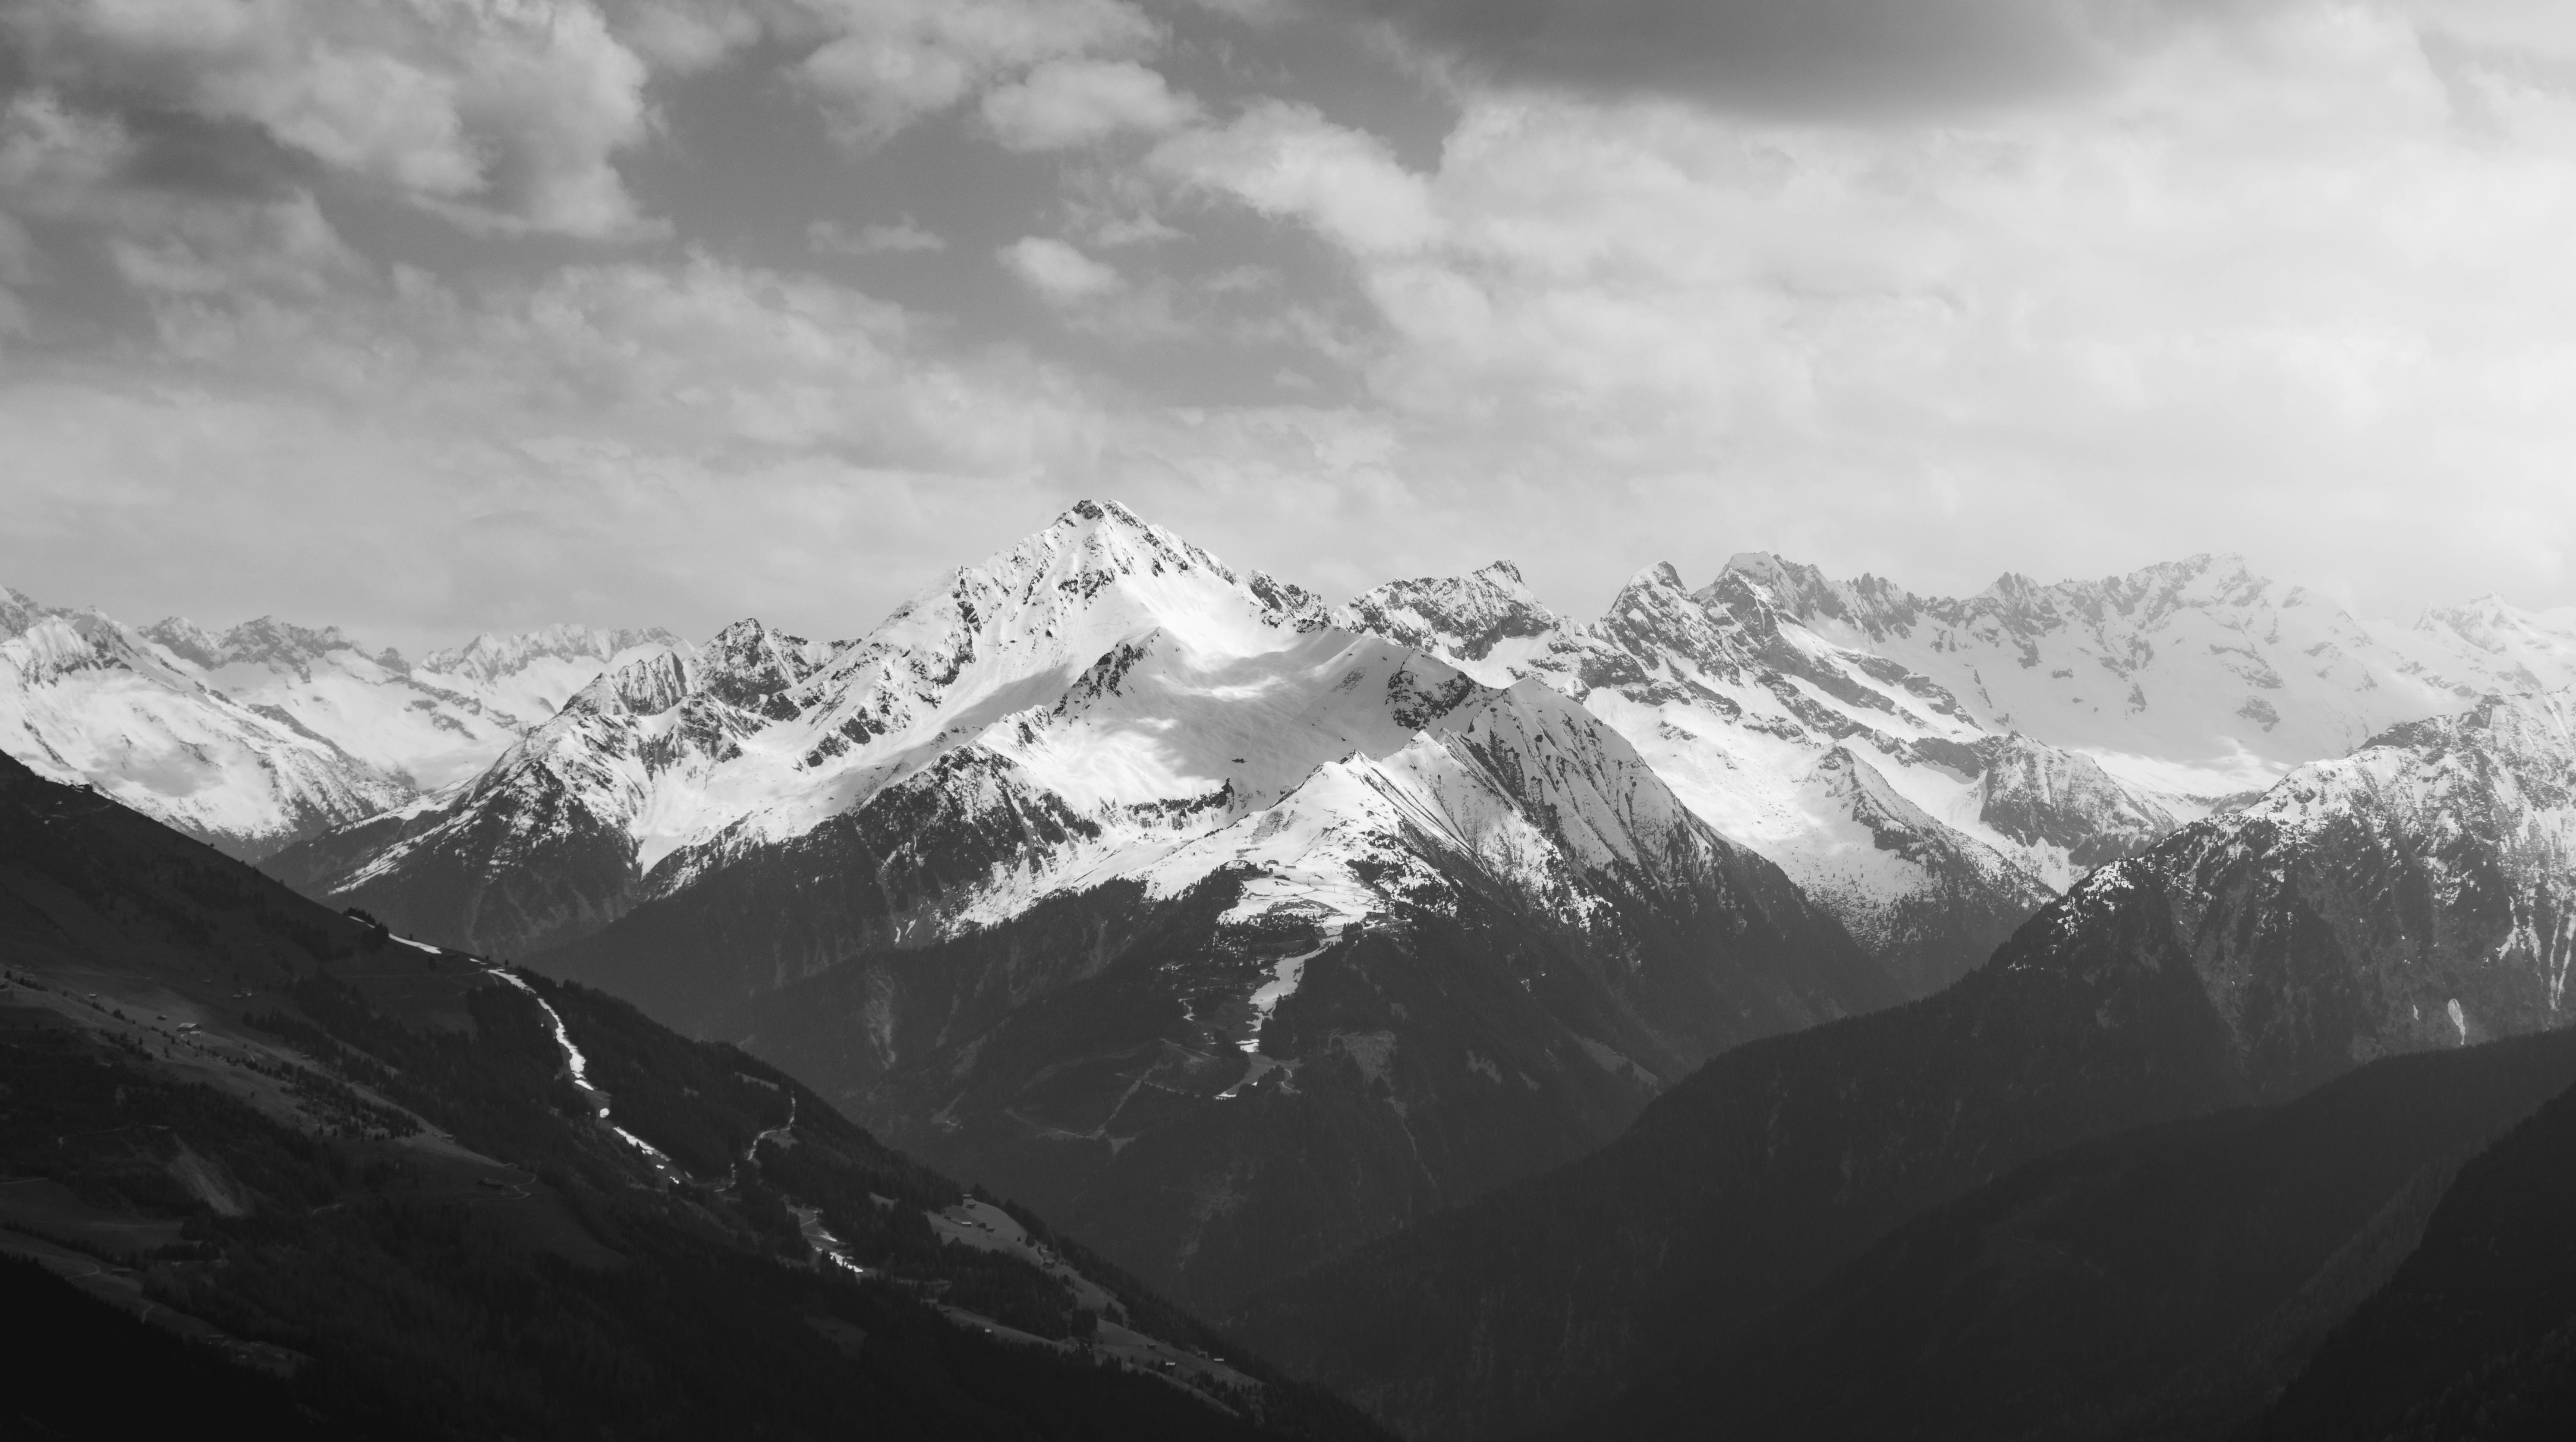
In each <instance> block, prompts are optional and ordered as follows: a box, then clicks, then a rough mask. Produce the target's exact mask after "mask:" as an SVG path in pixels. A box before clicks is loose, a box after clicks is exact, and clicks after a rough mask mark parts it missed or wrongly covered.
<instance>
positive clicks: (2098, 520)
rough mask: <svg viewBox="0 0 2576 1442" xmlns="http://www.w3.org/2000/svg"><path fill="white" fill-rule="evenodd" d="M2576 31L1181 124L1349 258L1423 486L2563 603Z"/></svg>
mask: <svg viewBox="0 0 2576 1442" xmlns="http://www.w3.org/2000/svg"><path fill="white" fill-rule="evenodd" d="M2568 73H2569V72H2568V71H2567V70H2566V68H2565V67H2564V66H2555V67H2553V66H2552V65H2551V64H2548V63H2542V62H2540V61H2536V60H2534V59H2533V58H2532V57H2531V56H2529V55H2515V54H2488V53H2484V52H2477V51H2471V52H2469V53H2465V54H2454V55H2451V56H2449V57H2447V58H2440V57H2436V56H2435V55H2434V54H2432V53H2431V48H2430V47H2428V46H2427V45H2426V43H2425V42H2424V40H2423V38H2422V34H2421V32H2420V31H2419V29H2418V28H2417V26H2416V25H2415V24H2413V23H2411V22H2410V21H2409V19H2408V18H2407V16H2406V15H2405V14H2403V13H2401V12H2400V11H2398V10H2397V9H2396V8H2394V7H2392V6H2388V5H2381V4H2372V3H2345V4H2308V5H2299V6H2292V7H2280V8H2278V9H2275V10H2270V11H2267V12H2264V13H2263V14H2261V15H2258V16H2256V17H2255V18H2253V19H2250V20H2245V21H2242V22H2241V23H2231V24H2227V25H2217V24H2213V25H2207V26H2201V27H2195V28H2190V29H2187V30H2184V31H2180V32H2177V33H2176V34H2175V35H2174V36H2173V37H2172V38H2171V40H2170V41H2169V43H2166V44H2165V45H2164V46H2163V47H2162V48H2161V49H2159V50H2156V51H2154V52H2153V53H2151V54H2148V55H2146V56H2144V57H2142V58H2141V59H2140V61H2139V62H2138V63H2137V65H2136V66H2135V67H2134V68H2133V69H2132V70H2130V71H2129V72H2127V73H2125V74H2123V75H2122V76H2120V77H2118V78H2117V80H2116V83H2112V84H2109V85H2107V86H2106V87H2105V88H2104V89H2103V90H2101V91H2100V92H2098V93H2095V94H2092V95H2088V96H2084V97H2079V98H2075V99H2070V100H2066V101H2062V102H2058V103H2053V104H2051V105H2049V106H2047V107H2044V108H2036V109H2029V110H2024V111H2018V112H2013V113H2007V114H1999V115H1993V116H1989V117H1987V118H1984V119H1981V120H1978V121H1976V122H1974V123H1966V122H1960V123H1954V124H1950V125H1946V126H1942V127H1916V128H1894V127H1887V128H1876V129H1872V128H1861V127H1810V126H1800V125H1794V124H1786V123H1770V122H1762V121H1755V120H1746V119H1741V118H1728V117H1720V116H1713V115H1709V114H1706V113H1703V112H1697V111H1694V110H1691V109H1689V108H1686V107H1683V106H1679V105H1671V104H1654V103H1609V102H1598V103H1596V102H1586V101H1582V100H1578V99H1570V98H1564V97H1550V96H1541V95H1530V94H1517V93H1510V92H1477V93H1470V94H1469V95H1468V96H1467V105H1466V112H1465V115H1464V117H1463V119H1462V120H1461V122H1460V123H1459V125H1458V126H1457V128H1456V129H1455V130H1454V131H1453V132H1452V133H1451V134H1450V136H1449V137H1448V139H1447V141H1446V144H1445V146H1444V149H1443V152H1442V157H1441V160H1440V162H1439V164H1438V166H1437V168H1436V170H1433V171H1430V172H1426V173H1408V172H1406V171H1404V170H1403V169H1401V168H1400V167H1398V166H1397V165H1396V164H1395V162H1394V160H1393V159H1392V157H1391V156H1390V155H1389V154H1388V153H1387V152H1386V151H1385V149H1384V148H1383V147H1381V146H1377V145H1375V144H1374V143H1373V142H1371V141H1370V139H1369V138H1368V137H1366V136H1364V135H1359V134H1356V133H1354V132H1350V131H1348V130H1345V129H1341V128H1338V127H1335V126H1333V125H1331V124H1330V123H1329V122H1326V121H1323V120H1322V119H1320V118H1319V117H1317V116H1315V115H1314V114H1312V113H1311V112H1300V111H1297V110H1294V109H1291V108H1289V107H1285V106H1271V107H1256V108H1255V109H1254V110H1252V111H1250V112H1248V113H1247V114H1246V115H1245V116H1244V117H1243V118H1242V119H1241V120H1238V121H1237V122H1235V123H1234V124H1232V125H1230V126H1227V127H1224V128H1223V129H1219V130H1210V129H1197V130H1192V131H1189V132H1185V133H1184V134H1182V135H1179V136H1176V137H1174V138H1172V139H1171V140H1168V141H1166V142H1164V144H1163V145H1162V146H1161V147H1159V148H1158V149H1157V151H1156V152H1155V155H1154V160H1153V163H1154V164H1155V166H1156V167H1157V168H1158V169H1159V170H1160V171H1161V172H1162V173H1164V174H1166V175H1168V176H1171V177H1173V178H1175V179H1177V180H1178V181H1180V182H1181V183H1182V184H1184V185H1185V186H1188V187H1191V188H1194V189H1196V190H1199V191H1201V192H1211V193H1216V194H1221V195H1226V196H1230V197H1233V198H1234V199H1236V200H1239V201H1240V202H1241V203H1242V204H1244V205H1246V206H1248V207H1250V208H1251V209H1253V210H1255V211H1258V212H1260V213H1263V214H1267V215H1271V216H1276V217H1280V218H1282V219H1286V220H1290V221H1293V222H1295V223H1297V224H1300V225H1302V226H1304V227H1306V228H1308V229H1311V230H1312V231H1313V233H1315V234H1316V235H1318V236H1320V237H1321V238H1323V239H1324V240H1326V241H1328V242H1330V243H1331V244H1332V245H1333V246H1334V247H1336V249H1338V250H1339V251H1340V252H1341V253H1342V254H1343V256H1344V257H1345V258H1346V260H1347V262H1348V263H1349V264H1350V265H1351V266H1352V268H1353V272H1354V273H1355V274H1356V275H1357V277H1358V278H1359V282H1360V284H1361V285H1362V286H1363V287H1364V288H1365V290H1366V293H1367V294H1368V296H1369V297H1370V299H1371V300H1372V301H1373V303H1374V305H1375V308H1376V311H1377V315H1378V317H1379V320H1380V322H1381V324H1382V326H1383V328H1384V329H1383V333H1382V335H1381V337H1380V338H1379V341H1378V343H1377V345H1376V348H1375V354H1374V356H1373V357H1372V358H1371V360H1370V362H1369V364H1370V372H1369V373H1370V378H1371V388H1372V392H1373V395H1374V397H1375V399H1376V402H1377V403H1378V404H1379V405H1380V406H1382V407H1384V409H1385V412H1386V414H1387V415H1388V416H1389V417H1390V418H1392V420H1393V421H1394V422H1395V425H1394V429H1393V430H1392V431H1391V432H1390V433H1391V434H1392V435H1394V436H1395V437H1397V438H1398V439H1397V441H1396V443H1395V450H1394V451H1393V453H1392V455H1391V456H1390V457H1389V459H1388V460H1387V462H1386V470H1385V474H1386V475H1387V476H1388V478H1389V480H1388V483H1389V484H1392V485H1398V486H1401V487H1404V488H1408V489H1411V490H1414V491H1418V492H1421V493H1424V494H1430V493H1433V492H1437V491H1440V490H1441V489H1442V488H1443V487H1447V486H1451V485H1456V484H1464V483H1465V482H1466V480H1467V479H1468V478H1477V477H1483V478H1489V479H1501V478H1518V479H1521V480H1523V481H1525V482H1526V483H1527V484H1529V485H1532V486H1540V487H1544V486H1546V485H1551V484H1556V485H1570V484H1578V483H1577V482H1574V481H1571V480H1569V479H1567V478H1574V477H1580V478H1583V479H1582V481H1581V482H1579V484H1582V485H1587V486H1592V487H1598V488H1604V489H1610V488H1616V489H1618V490H1621V491H1624V492H1625V493H1626V494H1628V495H1630V496H1632V497H1635V498H1636V504H1637V505H1638V506H1639V507H1640V508H1641V510H1640V512H1639V513H1638V516H1637V518H1636V519H1634V520H1633V521H1632V520H1625V519H1622V518H1621V516H1620V514H1619V512H1618V508H1616V507H1604V508H1602V510H1601V511H1600V513H1599V514H1598V515H1596V516H1594V517H1592V518H1589V519H1586V520H1584V521H1583V522H1582V523H1581V526H1580V528H1579V529H1586V530H1589V531H1591V532H1592V533H1594V534H1595V535H1599V536H1602V537H1604V538H1605V541H1604V543H1601V544H1599V545H1598V546H1597V547H1595V543H1593V542H1592V541H1590V540H1589V539H1587V538H1585V537H1583V536H1580V535H1578V534H1573V533H1569V535H1568V536H1567V537H1566V538H1565V540H1564V541H1563V546H1564V548H1565V549H1566V550H1568V551H1573V550H1580V549H1586V548H1596V549H1598V550H1599V551H1601V552H1603V553H1605V554H1606V553H1609V552H1617V551H1625V552H1626V553H1627V554H1628V555H1629V556H1630V558H1631V567H1633V563H1634V561H1635V560H1636V559H1637V558H1641V557H1646V556H1651V555H1653V554H1655V553H1658V552H1674V553H1678V554H1675V555H1674V559H1677V560H1680V561H1683V562H1684V563H1685V564H1686V565H1689V564H1696V565H1699V566H1703V567H1704V566H1712V565H1714V564H1715V563H1716V562H1717V561H1718V560H1720V559H1722V558H1723V556H1724V555H1725V554H1727V553H1728V552H1729V551H1731V550H1734V549H1737V548H1739V547H1742V546H1750V545H1772V544H1776V545H1780V546H1784V547H1788V548H1791V549H1804V550H1808V551H1811V552H1813V553H1815V554H1818V555H1820V556H1823V557H1825V558H1827V559H1828V560H1829V561H1830V562H1831V563H1834V564H1838V565H1841V566H1844V567H1848V568H1849V569H1853V570H1858V569H1861V568H1863V567H1874V568H1877V569H1880V570H1882V571H1884V572H1890V573H1893V574H1896V575H1898V576H1899V577H1900V578H1904V579H1908V580H1911V581H1915V582H1917V583H1919V584H1924V585H1935V586H1965V587H1970V588H1973V587H1975V586H1977V585H1981V584H1983V582H1984V581H1985V580H1986V579H1989V578H1990V577H1991V576H1992V574H1993V573H1994V572H1996V571H1999V570H2001V569H2004V568H2005V567H2007V566H2010V567H2016V568H2019V569H2024V570H2037V571H2065V572H2073V573H2085V572H2092V573H2099V572H2101V571H2106V570H2110V569H2114V568H2117V567H2125V566H2129V565H2134V564H2139V563H2142V562H2145V561H2148V560H2152V559H2155V558H2157V557H2159V556H2164V555H2172V554H2182V553H2187V552H2190V551H2194V550H2201V549H2211V548H2230V547H2233V548H2241V549H2245V550H2247V551H2250V552H2252V553H2253V554H2254V555H2255V556H2256V558H2257V559H2258V560H2259V561H2263V562H2264V563H2265V564H2269V565H2272V566H2274V567H2275V568H2276V569H2277V570H2279V571H2281V572H2284V573H2285V574H2287V575H2288V576H2290V577H2291V578H2293V579H2309V578H2315V579H2319V580H2321V581H2323V582H2325V583H2327V584H2343V585H2346V586H2348V587H2350V588H2352V590H2353V591H2354V592H2355V593H2357V594H2361V593H2366V594H2367V595H2368V597H2369V598H2370V603H2371V604H2386V605H2389V606H2392V607H2396V606H2402V605H2406V604H2412V603H2414V602H2417V601H2420V600H2423V599H2426V598H2428V597H2429V596H2438V595H2444V594H2449V593H2452V592H2460V591H2474V590H2482V589H2485V588H2486V587H2487V586H2490V585H2500V586H2503V587H2505V588H2506V589H2507V590H2508V592H2509V593H2517V592H2518V593H2519V594H2522V595H2524V596H2526V597H2533V596H2536V597H2543V598H2551V597H2554V598H2556V599H2560V600H2564V599H2569V598H2570V590H2571V583H2576V576H2571V572H2570V570H2569V559H2570V558H2569V554H2568V544H2569V538H2570V537H2571V536H2576V488H2569V487H2568V486H2566V485H2565V483H2564V480H2563V476H2564V462H2563V458H2564V457H2565V456H2566V455H2567V454H2570V453H2576V408H2571V407H2568V406H2566V405H2565V404H2564V403H2563V401H2564V397H2566V396H2567V395H2569V394H2576V338H2571V337H2570V336H2569V335H2568V333H2567V332H2566V329H2565V327H2564V325H2563V324H2562V323H2561V318H2562V317H2564V316H2566V315H2569V314H2576V271H2571V270H2570V268H2568V267H2567V266H2566V265H2565V264H2564V263H2563V248H2564V239H2563V238H2564V237H2565V236H2566V235H2568V234H2570V233H2576V85H2570V84H2569V83H2567V80H2566V77H2567V75H2568ZM2552 77H2556V78H2552ZM2469 99H2474V100H2475V102H2476V104H2475V106H2474V108H2472V106H2471V105H2470V104H2469V103H2468V100H2469ZM1227 464H1228V466H1229V467H1236V466H1242V465H1244V464H1245V463H1244V462H1243V461H1242V460H1241V459H1240V458H1238V459H1236V460H1234V461H1230V462H1228V463H1227ZM1244 473H1246V474H1249V473H1251V472H1249V471H1246V472H1244ZM1207 483H1208V484H1211V485H1214V484H1217V482H1216V481H1214V480H1213V479H1211V480H1209V481H1208V482H1207ZM1451 494H1457V493H1456V492H1454V491H1453V492H1451ZM2435 496H2439V497H2441V500H2440V501H2439V502H2438V503H2436V502H2435V501H2434V500H2433V498H2434V497H2435ZM2401 518H2402V519H2401ZM1613 535H1615V536H1616V539H1617V544H1615V545H1612V544H1607V543H1606V538H1608V537H1611V536H1613ZM1552 544H1554V542H1552ZM1603 564H1604V565H1605V566H1607V565H1609V564H1610V563H1609V562H1608V561H1607V560H1606V559H1605V561H1604V562H1603ZM1546 565H1547V563H1546V562H1540V563H1539V568H1540V569H1541V570H1542V571H1544V569H1545V568H1546ZM1609 574H1614V575H1615V574H1616V573H1615V572H1611V573H1609Z"/></svg>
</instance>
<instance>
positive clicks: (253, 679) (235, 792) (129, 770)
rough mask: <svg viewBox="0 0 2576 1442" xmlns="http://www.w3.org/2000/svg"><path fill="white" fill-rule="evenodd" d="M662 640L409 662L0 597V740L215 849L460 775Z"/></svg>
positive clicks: (634, 637)
mask: <svg viewBox="0 0 2576 1442" xmlns="http://www.w3.org/2000/svg"><path fill="white" fill-rule="evenodd" d="M678 646H679V643H678V642H677V641H676V640H675V639H674V638H672V637H670V636H669V635H667V634H666V633H662V632H645V631H615V632H608V631H596V630H591V629H589V628H586V627H575V626H553V627H548V628H546V629H545V630H542V631H537V632H531V633H527V634H524V635H517V636H490V635H485V636H478V637H476V638H475V639H474V640H473V641H471V642H469V643H467V644H466V645H464V646H462V647H458V648H456V649H453V650H446V651H435V652H432V653H430V654H429V655H427V656H424V657H422V658H421V659H420V660H418V661H417V662H412V661H406V660H404V659H403V658H402V657H401V656H400V655H399V654H398V653H396V652H394V651H392V650H384V651H378V652H374V653H369V652H367V651H366V650H364V649H363V648H361V647H360V646H359V645H357V644H356V643H355V642H353V641H351V640H349V639H348V638H347V637H345V636H343V635H342V634H341V633H340V632H339V631H338V630H337V629H336V628H328V627H326V628H324V629H322V630H319V631H314V630H307V629H305V628H303V627H301V626H293V625H288V624H286V623H285V622H282V621H278V620H276V619H275V618H273V617H270V618H263V619H261V620H257V621H250V622H245V623H243V624H242V625H239V626H235V627H233V628H232V629H231V630H229V631H225V632H221V633H216V632H212V631H208V630H206V629H204V628H203V627H200V626H197V625H195V624H193V623H191V622H188V621H185V620H181V619H179V618H176V617H173V618H171V619H169V620H165V621H161V622H158V623H156V624H154V625H150V626H146V627H143V628H141V629H139V630H138V629H135V628H133V627H129V626H126V625H124V624H122V623H120V622H117V621H115V620H112V619H110V618H108V617H107V616H104V615H102V614H100V613H99V612H97V611H67V610H59V609H54V608H49V607H46V606H42V605H39V604H38V603H36V602H35V601H33V600H30V599H29V598H28V597H26V596H25V595H23V594H21V593H19V592H17V591H7V592H0V749H5V750H6V751H7V752H8V754H10V755H12V756H15V757H17V758H18V759H19V760H20V761H22V762H25V763H26V764H27V765H28V766H30V767H33V768H35V770H36V772H37V773H38V774H39V775H43V776H46V777H49V778H51V779H54V780H58V781H69V782H81V783H87V784H90V785H94V786H96V787H98V788H99V789H100V790H101V791H103V792H105V793H106V794H108V795H110V796H113V797H115V798H116V799H117V800H119V801H122V802H124V803H125V804H126V805H128V806H131V807H133V808H135V809H136V810H138V811H141V812H143V813H144V814H145V815H147V816H151V817H153V818H155V819H156V820H159V821H162V822H165V823H167V824H169V825H171V826H175V827H177V828H178V829H180V830H182V831H185V832H187V833H189V834H190V835H193V836H197V837H200V838H202V839H204V840H206V841H209V842H212V843H214V844H215V845H216V846H219V847H221V848H222V849H224V850H225V851H227V852H229V853H231V854H232V855H235V856H240V857H245V858H249V859H254V860H256V859H258V858H261V857H265V856H267V855H269V854H270V853H273V852H275V851H277V850H278V849H279V848H281V847H284V846H287V845H290V844H292V843H294V842H296V841H299V840H302V839H304V838H306V837H308V836H313V835H317V834H319V833H321V832H323V831H327V830H329V829H331V828H333V827H336V826H343V825H346V824H348V823H350V822H353V821H358V820H361V819H363V818H365V817H368V816H372V815H375V814H377V813H379V812H382V811H384V810H386V809H388V808H391V807H397V806H400V805H402V804H404V803H405V802H408V801H410V800H412V799H414V798H415V797H417V796H419V795H420V794H421V793H422V792H424V791H433V790H436V789H438V788H442V787H446V786H451V785H454V784H457V783H459V782H462V781H465V780H468V779H470V778H472V777H474V776H476V775H479V774H480V773H481V772H482V771H483V770H484V769H485V768H486V767H488V766H490V765H491V764H492V762H493V761H494V759H496V758H497V757H498V756H499V755H500V754H501V753H502V751H504V750H505V749H507V748H508V747H509V746H510V744H511V743H512V742H514V741H516V740H517V739H518V738H519V737H520V736H521V735H523V734H525V733H526V732H527V731H529V730H530V729H532V728H534V727H535V726H536V725H538V724H539V723H541V722H543V721H544V720H545V719H546V718H547V717H549V716H552V715H553V714H554V713H555V711H556V710H557V709H558V708H560V707H561V705H562V704H563V702H564V701H565V700H567V699H569V698H570V697H571V695H572V694H573V693H574V692H575V691H577V690H579V689H580V688H581V687H582V686H584V685H586V684H588V683H589V682H590V680H591V679H592V678H593V677H595V676H597V675H598V673H599V671H600V669H601V667H603V666H605V665H607V664H610V663H611V662H616V661H621V660H632V659H635V658H637V657H639V656H641V655H645V654H650V653H655V652H659V651H664V650H670V649H674V648H677V647H678Z"/></svg>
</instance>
